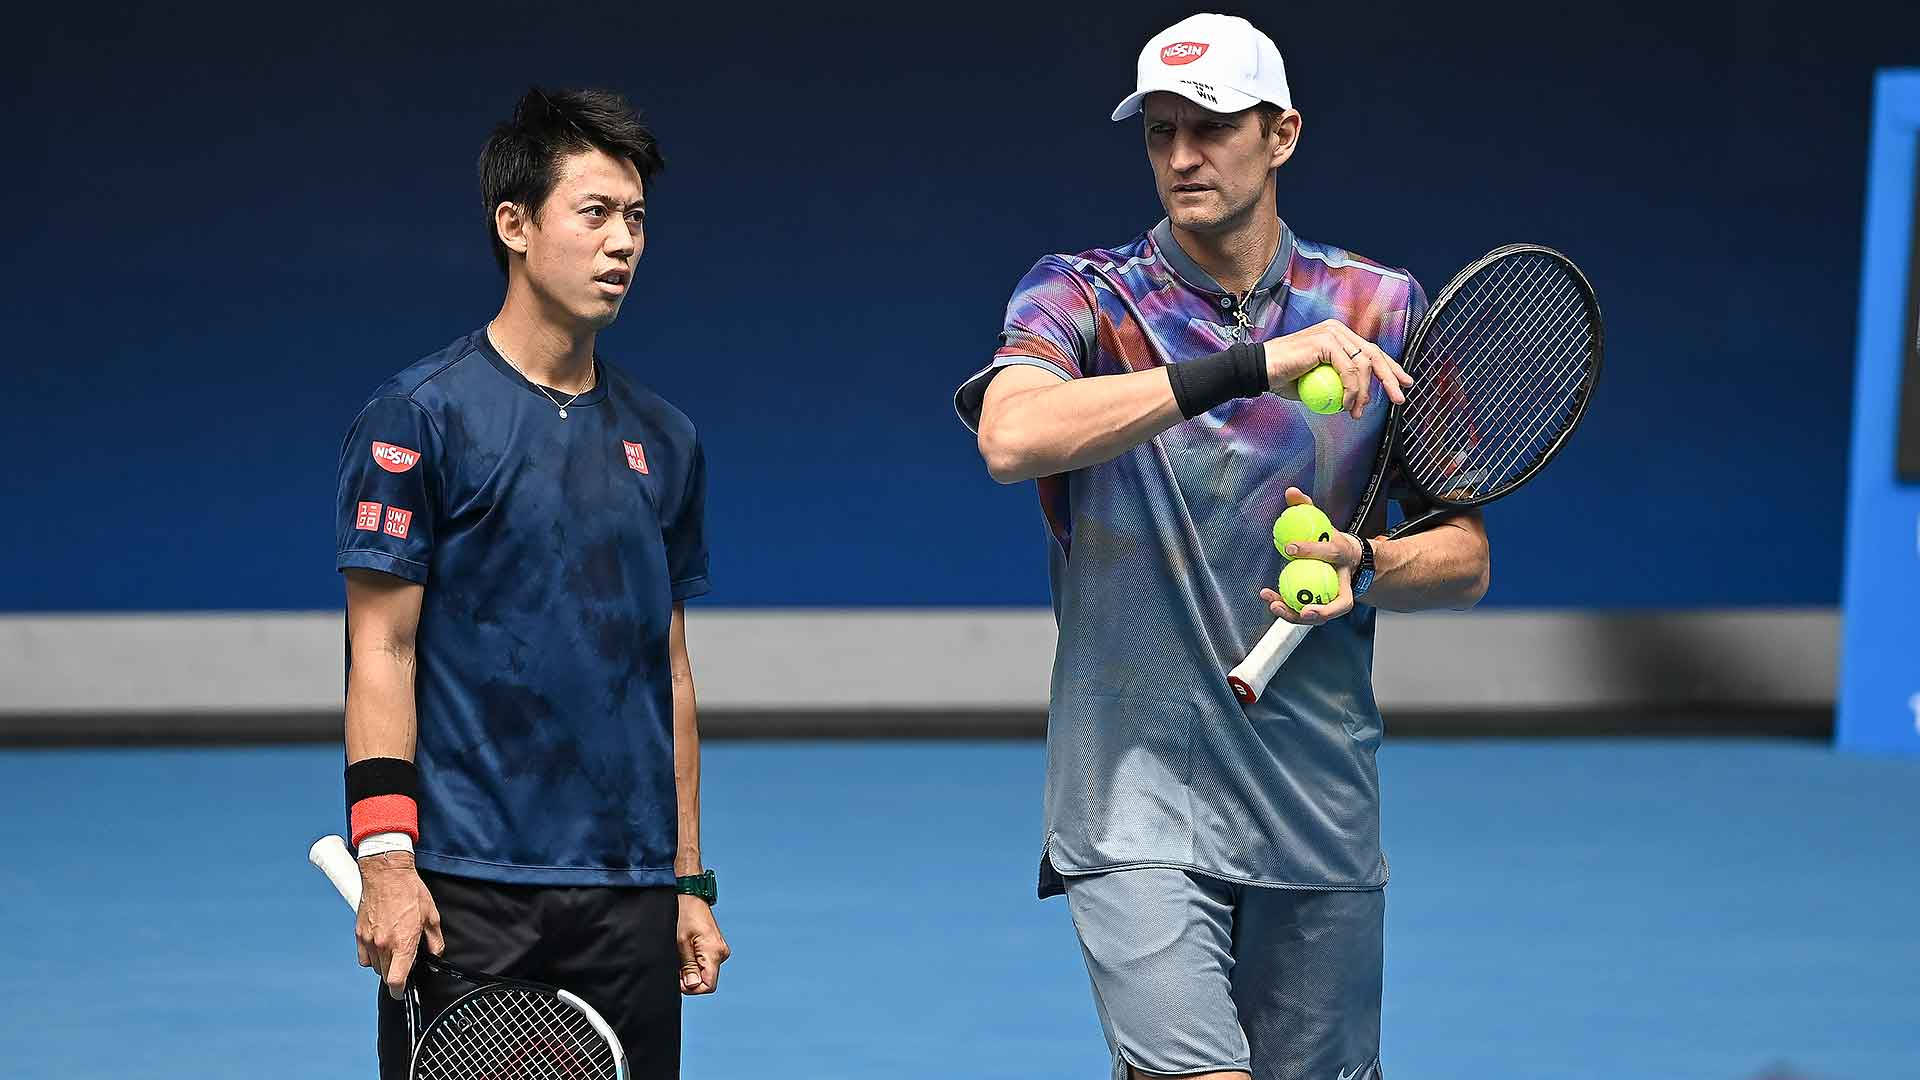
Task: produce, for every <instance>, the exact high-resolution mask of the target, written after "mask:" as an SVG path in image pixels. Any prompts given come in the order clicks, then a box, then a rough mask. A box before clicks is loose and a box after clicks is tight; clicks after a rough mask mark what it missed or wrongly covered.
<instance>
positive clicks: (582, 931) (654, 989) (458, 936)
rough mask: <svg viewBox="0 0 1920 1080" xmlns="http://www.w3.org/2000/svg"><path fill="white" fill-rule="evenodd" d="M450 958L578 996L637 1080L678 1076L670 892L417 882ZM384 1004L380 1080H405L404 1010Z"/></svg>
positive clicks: (676, 966) (675, 910)
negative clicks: (609, 1029)
mask: <svg viewBox="0 0 1920 1080" xmlns="http://www.w3.org/2000/svg"><path fill="white" fill-rule="evenodd" d="M420 877H421V880H423V881H425V882H426V883H427V891H428V892H431V893H432V894H433V902H434V904H435V905H436V906H437V907H439V909H440V925H441V927H442V929H443V930H444V931H445V932H446V939H447V951H446V958H447V959H448V960H449V961H451V962H452V963H454V964H457V965H459V966H460V967H464V968H469V969H472V970H475V971H485V972H489V973H491V974H495V975H506V976H510V977H513V978H519V979H532V980H534V981H536V982H543V983H548V984H551V985H553V986H558V987H561V988H562V989H565V990H570V991H572V992H573V993H575V994H578V995H579V996H580V997H581V998H582V999H584V1000H585V1001H586V1002H587V1004H589V1005H592V1006H593V1007H594V1008H595V1009H596V1010H598V1011H599V1013H600V1015H602V1016H604V1017H606V1019H607V1022H608V1023H609V1024H612V1025H613V1029H614V1031H615V1033H617V1034H618V1035H619V1036H620V1043H621V1045H622V1046H623V1047H624V1048H625V1049H626V1051H627V1064H628V1065H629V1066H630V1067H631V1069H632V1072H631V1074H630V1075H631V1076H632V1077H633V1080H674V1078H677V1077H678V1076H679V1075H680V952H679V947H678V945H677V944H676V942H675V934H676V924H677V921H678V918H679V911H680V903H679V899H678V898H677V896H676V895H675V893H674V890H673V889H671V888H668V887H665V886H661V887H657V888H639V889H636V888H615V887H611V886H558V885H502V884H499V883H497V882H492V881H479V880H476V879H474V878H460V877H450V876H448V875H446V874H434V873H428V872H424V871H423V872H422V873H421V874H420ZM378 993H379V995H380V1021H379V1029H380V1077H381V1080H405V1078H406V1075H407V1065H408V1063H409V1058H410V1056H411V1054H412V1052H413V1048H412V1047H411V1046H409V1045H408V1043H407V1010H406V1006H405V1005H404V1004H403V1003H401V1002H398V1001H395V1000H393V999H392V998H390V997H388V996H387V993H386V988H385V987H381V988H380V990H379V991H378Z"/></svg>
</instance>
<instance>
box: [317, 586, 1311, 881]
mask: <svg viewBox="0 0 1920 1080" xmlns="http://www.w3.org/2000/svg"><path fill="white" fill-rule="evenodd" d="M1312 629H1313V628H1312V627H1310V626H1295V625H1294V624H1293V623H1290V622H1288V621H1286V620H1285V619H1275V620H1274V621H1273V625H1272V626H1271V627H1269V628H1268V629H1267V633H1266V636H1265V637H1263V638H1261V639H1260V643H1259V644H1258V645H1255V646H1254V647H1253V651H1252V652H1250V653H1248V654H1247V658H1246V659H1245V660H1242V661H1240V666H1239V667H1237V668H1234V669H1233V670H1232V671H1229V672H1227V685H1229V686H1231V687H1233V696H1234V697H1237V698H1239V699H1240V704H1242V705H1251V704H1253V703H1254V702H1256V701H1259V700H1260V695H1261V694H1264V693H1266V692H1267V684H1268V683H1270V682H1272V681H1273V676H1274V674H1275V673H1276V672H1278V671H1279V670H1280V665H1282V664H1284V663H1286V662H1287V657H1289V656H1292V655H1293V650H1295V649H1297V648H1299V647H1300V643H1301V642H1302V641H1305V640H1306V639H1307V633H1308V632H1309V631H1310V630H1312ZM344 850H345V849H342V852H343V853H344Z"/></svg>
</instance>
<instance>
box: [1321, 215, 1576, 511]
mask: <svg viewBox="0 0 1920 1080" xmlns="http://www.w3.org/2000/svg"><path fill="white" fill-rule="evenodd" d="M1601 353H1602V326H1601V320H1600V304H1599V301H1598V300H1597V299H1595V297H1594V293H1593V286H1592V285H1591V284H1590V283H1589V282H1588V281H1587V279H1586V275H1584V274H1582V273H1581V272H1580V269H1579V268H1578V267H1576V266H1574V265H1573V261H1572V260H1570V259H1568V258H1567V257H1566V256H1565V255H1562V254H1561V253H1559V252H1558V251H1555V250H1553V249H1552V248H1548V247H1543V246H1541V245H1539V244H1508V245H1506V246H1504V247H1499V248H1495V249H1494V250H1492V251H1490V252H1488V253H1487V254H1485V255H1483V256H1481V257H1480V258H1479V259H1478V260H1477V261H1475V262H1474V263H1473V264H1472V265H1470V266H1468V267H1467V268H1466V269H1464V270H1462V271H1460V272H1459V273H1458V274H1456V275H1454V277H1453V280H1451V281H1449V282H1447V285H1446V287H1445V288H1443V289H1441V290H1440V292H1439V294H1438V295H1437V296H1435V297H1434V300H1433V303H1432V305H1431V306H1429V307H1428V309H1427V313H1426V317H1425V318H1423V319H1422V320H1421V322H1420V325H1419V326H1418V327H1417V328H1416V329H1415V330H1414V332H1413V337H1412V340H1411V341H1410V342H1409V343H1408V345H1407V350H1406V354H1405V356H1404V358H1403V359H1402V361H1401V366H1402V367H1404V368H1406V370H1407V374H1409V375H1411V376H1413V380H1414V384H1413V387H1412V388H1411V389H1410V390H1408V391H1407V401H1406V404H1405V405H1401V406H1397V407H1396V408H1395V409H1394V410H1393V414H1392V416H1391V417H1390V418H1389V420H1388V423H1387V433H1386V437H1385V439H1384V440H1383V441H1382V443H1381V447H1380V453H1379V457H1378V459H1377V460H1376V462H1375V466H1374V472H1373V476H1372V478H1371V480H1370V481H1369V482H1368V487H1367V491H1366V494H1365V497H1364V498H1362V499H1361V500H1360V505H1359V507H1358V509H1357V511H1356V513H1355V515H1354V518H1353V522H1352V525H1351V527H1350V528H1349V530H1348V531H1350V532H1357V531H1358V530H1359V529H1360V528H1361V526H1362V523H1363V522H1364V521H1365V520H1366V517H1367V515H1368V514H1370V513H1371V512H1372V510H1373V507H1374V505H1375V503H1376V502H1377V501H1378V499H1379V496H1380V493H1381V490H1382V488H1383V487H1384V481H1385V478H1386V474H1387V473H1388V472H1389V471H1390V470H1389V469H1388V468H1387V467H1386V466H1387V464H1388V463H1389V462H1391V463H1392V465H1393V466H1394V468H1393V469H1392V470H1391V471H1395V472H1397V473H1398V474H1399V477H1400V479H1401V480H1402V482H1404V483H1405V484H1406V485H1407V486H1408V487H1409V488H1411V489H1412V492H1413V493H1414V494H1416V495H1418V496H1419V498H1420V500H1421V501H1424V502H1426V503H1428V504H1430V505H1431V506H1432V507H1434V508H1435V509H1434V510H1432V511H1430V512H1428V513H1426V514H1424V515H1422V516H1421V517H1420V518H1418V519H1416V520H1410V521H1407V522H1403V523H1402V524H1401V525H1400V526H1398V527H1397V528H1396V529H1395V530H1394V534H1395V535H1398V534H1399V533H1401V532H1404V531H1408V530H1410V529H1412V528H1415V527H1417V526H1418V525H1419V524H1422V523H1424V522H1426V521H1428V520H1431V519H1432V518H1434V517H1437V516H1439V515H1441V514H1444V513H1446V512H1448V511H1451V510H1461V509H1466V508H1468V507H1474V506H1480V505H1483V504H1485V503H1489V502H1492V501H1493V500H1495V499H1498V498H1500V497H1502V496H1504V495H1507V494H1510V493H1511V492H1513V491H1514V490H1515V489H1517V488H1518V487H1520V486H1521V485H1522V484H1525V483H1526V482H1527V481H1528V480H1531V479H1532V478H1533V477H1534V475H1535V474H1536V473H1538V472H1539V471H1540V469H1541V467H1542V466H1544V465H1545V464H1546V463H1547V462H1548V461H1549V460H1550V459H1552V457H1553V456H1554V454H1556V453H1558V452H1559V450H1560V448H1561V447H1562V446H1564V445H1566V441H1567V437H1568V436H1569V435H1571V434H1572V433H1573V430H1574V428H1575V427H1576V426H1578V425H1579V423H1580V419H1581V417H1582V416H1584V415H1585V414H1586V410H1587V403H1588V402H1589V401H1590V400H1592V397H1593V389H1594V386H1595V385H1596V384H1597V383H1598V381H1599V378H1600V364H1601Z"/></svg>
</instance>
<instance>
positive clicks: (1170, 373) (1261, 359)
mask: <svg viewBox="0 0 1920 1080" xmlns="http://www.w3.org/2000/svg"><path fill="white" fill-rule="evenodd" d="M1167 382H1169V383H1171V384H1172V385H1173V400H1174V403H1175V404H1177V405H1179V406H1180V415H1181V416H1184V417H1186V418H1187V419H1189V420H1191V419H1193V418H1194V417H1196V416H1199V415H1200V414H1201V413H1203V412H1206V411H1207V410H1209V409H1211V408H1213V407H1214V406H1216V405H1221V404H1224V403H1226V402H1229V401H1232V400H1233V399H1234V398H1247V397H1259V396H1260V395H1261V394H1264V393H1266V392H1267V350H1266V346H1264V345H1261V344H1258V343H1253V344H1242V345H1235V346H1232V347H1231V348H1229V349H1228V350H1227V351H1226V352H1217V353H1214V354H1213V355H1212V356H1202V357H1200V358H1199V359H1197V360H1187V361H1184V362H1182V363H1178V364H1168V365H1167Z"/></svg>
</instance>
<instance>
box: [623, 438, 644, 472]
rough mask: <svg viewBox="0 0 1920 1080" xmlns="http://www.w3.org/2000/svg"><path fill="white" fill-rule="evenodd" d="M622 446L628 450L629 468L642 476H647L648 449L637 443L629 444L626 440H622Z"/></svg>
mask: <svg viewBox="0 0 1920 1080" xmlns="http://www.w3.org/2000/svg"><path fill="white" fill-rule="evenodd" d="M620 445H621V446H624V447H626V448H627V468H629V469H632V470H633V471H634V472H637V473H639V474H640V475H642V476H645V475H647V451H646V448H645V447H643V446H641V445H640V444H639V443H637V442H628V441H627V440H625V439H621V440H620Z"/></svg>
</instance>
